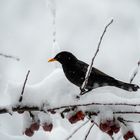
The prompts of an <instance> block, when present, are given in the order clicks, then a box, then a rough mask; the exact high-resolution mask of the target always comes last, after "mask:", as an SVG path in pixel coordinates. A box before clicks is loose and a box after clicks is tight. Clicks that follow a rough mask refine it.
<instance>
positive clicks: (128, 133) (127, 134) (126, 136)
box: [123, 131, 134, 140]
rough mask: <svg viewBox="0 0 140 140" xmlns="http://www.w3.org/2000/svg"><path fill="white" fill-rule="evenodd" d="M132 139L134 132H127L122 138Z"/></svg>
mask: <svg viewBox="0 0 140 140" xmlns="http://www.w3.org/2000/svg"><path fill="white" fill-rule="evenodd" d="M133 137H134V132H133V131H128V132H127V133H126V134H125V135H124V136H123V138H124V139H125V140H128V139H129V138H133Z"/></svg>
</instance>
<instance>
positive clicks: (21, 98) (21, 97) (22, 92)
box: [18, 70, 30, 103]
mask: <svg viewBox="0 0 140 140" xmlns="http://www.w3.org/2000/svg"><path fill="white" fill-rule="evenodd" d="M29 73H30V70H28V72H27V75H26V78H25V81H24V84H23V87H22V91H21V95H20V98H19V100H18V101H19V102H20V103H21V102H22V100H23V94H24V90H25V86H26V83H27V80H28V76H29Z"/></svg>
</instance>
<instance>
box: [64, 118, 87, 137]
mask: <svg viewBox="0 0 140 140" xmlns="http://www.w3.org/2000/svg"><path fill="white" fill-rule="evenodd" d="M88 122H89V120H87V121H86V122H84V123H83V124H82V125H80V126H79V127H78V128H76V129H75V130H74V131H73V132H72V134H70V136H69V137H67V138H66V139H65V140H69V139H71V138H72V137H73V135H74V134H75V133H77V132H78V131H79V130H80V129H81V128H82V127H84V126H85V125H86V124H87V123H88Z"/></svg>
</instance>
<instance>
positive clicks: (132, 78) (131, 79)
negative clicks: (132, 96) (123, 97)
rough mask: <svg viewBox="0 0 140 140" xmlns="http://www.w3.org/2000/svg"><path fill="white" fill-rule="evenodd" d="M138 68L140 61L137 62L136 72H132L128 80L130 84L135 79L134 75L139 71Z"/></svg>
mask: <svg viewBox="0 0 140 140" xmlns="http://www.w3.org/2000/svg"><path fill="white" fill-rule="evenodd" d="M139 66H140V60H139V62H138V65H137V68H136V70H135V71H134V72H133V74H132V77H131V78H130V83H132V82H133V80H134V78H135V77H136V75H137V74H138V69H139Z"/></svg>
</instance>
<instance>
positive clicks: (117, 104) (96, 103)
mask: <svg viewBox="0 0 140 140" xmlns="http://www.w3.org/2000/svg"><path fill="white" fill-rule="evenodd" d="M92 105H93V106H131V107H136V106H140V104H128V103H98V102H93V103H87V104H75V105H66V106H61V107H55V108H52V109H51V108H50V109H48V110H59V109H65V108H73V107H84V106H92Z"/></svg>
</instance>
